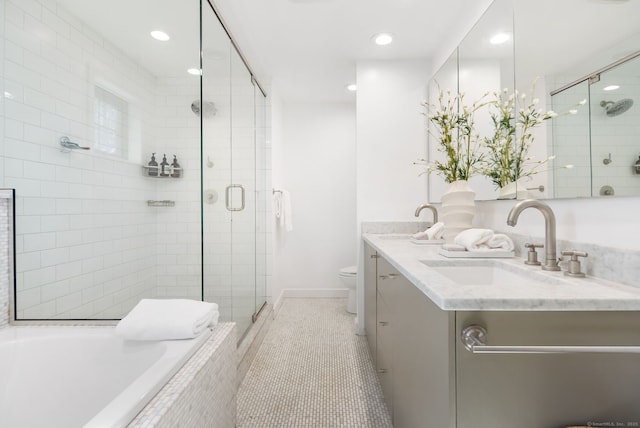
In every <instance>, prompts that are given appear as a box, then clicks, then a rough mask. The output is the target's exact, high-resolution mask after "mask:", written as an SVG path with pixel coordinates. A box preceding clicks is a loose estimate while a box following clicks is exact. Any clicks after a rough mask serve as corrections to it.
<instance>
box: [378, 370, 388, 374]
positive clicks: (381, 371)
mask: <svg viewBox="0 0 640 428" xmlns="http://www.w3.org/2000/svg"><path fill="white" fill-rule="evenodd" d="M386 372H387V369H378V373H386Z"/></svg>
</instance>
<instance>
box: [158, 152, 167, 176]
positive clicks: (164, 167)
mask: <svg viewBox="0 0 640 428" xmlns="http://www.w3.org/2000/svg"><path fill="white" fill-rule="evenodd" d="M168 176H169V162H167V155H166V154H165V155H163V156H162V162H161V163H160V177H168Z"/></svg>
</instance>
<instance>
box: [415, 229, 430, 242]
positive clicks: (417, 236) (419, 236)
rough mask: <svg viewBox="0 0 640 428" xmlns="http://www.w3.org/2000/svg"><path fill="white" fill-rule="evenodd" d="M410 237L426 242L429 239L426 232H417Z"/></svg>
mask: <svg viewBox="0 0 640 428" xmlns="http://www.w3.org/2000/svg"><path fill="white" fill-rule="evenodd" d="M411 237H412V238H413V239H419V240H421V241H426V240H428V239H429V234H428V233H427V231H426V230H425V231H424V232H418V233H414V234H413V235H411Z"/></svg>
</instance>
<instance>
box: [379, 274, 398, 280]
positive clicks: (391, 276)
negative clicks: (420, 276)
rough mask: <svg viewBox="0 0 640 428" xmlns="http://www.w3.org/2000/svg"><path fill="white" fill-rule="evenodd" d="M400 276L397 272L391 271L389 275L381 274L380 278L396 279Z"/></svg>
mask: <svg viewBox="0 0 640 428" xmlns="http://www.w3.org/2000/svg"><path fill="white" fill-rule="evenodd" d="M397 277H398V274H397V273H390V274H388V275H379V276H378V278H380V279H396V278H397Z"/></svg>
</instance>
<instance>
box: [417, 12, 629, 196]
mask: <svg viewBox="0 0 640 428" xmlns="http://www.w3.org/2000/svg"><path fill="white" fill-rule="evenodd" d="M511 5H512V6H511ZM512 10H513V35H514V45H515V46H514V49H513V50H514V55H513V56H512V58H511V60H512V64H513V70H514V72H513V75H514V83H513V87H515V89H516V90H517V91H518V92H519V93H530V92H531V90H532V86H533V83H534V81H535V82H536V83H535V93H534V96H535V97H537V98H539V99H540V102H539V104H538V106H539V107H540V108H541V109H543V110H545V111H546V110H554V111H556V112H559V113H562V112H566V111H568V110H570V109H573V108H574V107H575V105H576V103H578V102H579V101H581V100H583V99H586V100H587V101H588V104H587V105H584V106H580V107H579V108H577V113H576V114H572V115H560V116H558V117H556V118H554V119H551V120H547V121H545V122H544V123H543V125H541V126H539V127H538V128H537V129H536V130H535V142H534V144H533V145H532V147H531V150H530V155H531V156H532V157H533V158H534V159H546V158H547V157H549V156H555V159H553V161H552V162H549V163H548V164H547V165H546V168H544V169H546V170H543V171H541V172H540V173H538V174H536V175H533V176H531V177H528V178H526V179H522V180H520V182H521V184H522V187H523V189H522V190H524V191H521V189H520V187H519V188H518V193H519V194H518V198H524V197H536V198H574V197H592V196H598V197H599V196H603V197H611V196H628V195H640V175H638V174H636V168H635V163H636V162H637V161H638V160H639V156H640V144H637V143H636V140H637V139H638V138H640V137H639V136H638V134H639V133H638V127H637V125H635V124H637V123H638V115H640V93H638V94H637V95H635V92H640V90H636V88H639V87H640V86H639V85H638V83H639V82H638V79H639V76H640V71H634V69H635V70H638V69H639V67H640V66H639V65H638V62H640V59H636V58H634V57H633V54H634V53H636V52H638V51H640V21H638V19H637V17H638V16H640V2H637V1H629V0H626V1H625V0H564V1H562V2H557V1H554V0H540V1H536V2H530V1H527V0H513V1H509V0H496V1H495V2H494V3H493V4H492V5H491V6H490V7H489V8H488V9H487V11H486V12H485V14H484V15H483V16H482V17H481V19H480V20H479V21H478V23H476V25H475V26H474V27H473V29H472V30H471V31H470V32H469V34H468V35H467V36H466V37H465V39H464V40H463V41H462V42H461V44H460V46H459V47H458V49H457V56H459V64H458V67H459V90H460V91H462V92H464V91H468V90H469V89H467V88H469V85H468V82H470V83H472V84H473V86H475V87H477V88H481V87H484V90H485V91H494V90H495V89H497V88H496V85H497V83H498V82H499V84H500V86H502V87H507V88H509V87H510V85H509V84H508V82H507V81H506V80H505V77H506V76H507V74H508V67H507V63H508V61H509V59H508V57H505V58H506V59H505V60H504V61H502V62H501V69H500V70H498V69H497V68H496V69H495V72H494V73H488V72H487V73H482V72H478V69H473V67H472V66H473V64H474V62H475V63H476V64H480V63H481V61H482V60H485V61H487V62H491V61H496V60H497V58H496V55H494V54H493V53H489V52H490V51H487V50H482V49H479V48H478V47H477V44H478V43H479V42H480V40H481V38H482V37H483V31H481V29H483V28H484V29H489V28H492V25H493V26H495V27H499V24H498V23H505V22H508V18H509V15H510V13H511V11H512ZM501 15H502V18H500V16H501ZM486 31H487V30H485V31H484V33H486ZM476 53H479V54H478V56H475V57H474V55H475V54H476ZM625 58H626V59H627V61H626V62H621V61H622V60H623V59H625ZM617 62H621V63H619V64H617V65H616V66H614V67H613V68H609V66H611V65H612V64H615V63H617ZM467 67H471V69H472V70H473V72H472V73H470V74H469V76H471V78H470V79H467V80H466V81H467V83H465V79H466V78H465V68H467ZM445 68H446V69H451V68H452V66H451V65H450V64H449V63H447V64H445V66H444V67H443V69H445ZM485 71H487V70H485ZM440 73H441V71H439V72H438V73H437V74H436V76H434V79H438V76H439V75H440ZM590 76H597V77H595V78H593V79H591V81H590V80H589V77H590ZM598 79H599V80H598ZM618 82H624V83H618ZM612 85H617V86H619V87H620V88H619V89H617V92H615V91H604V88H605V87H607V86H612ZM625 87H626V88H625ZM634 91H635V92H634ZM552 94H553V95H552ZM470 99H471V97H470ZM625 99H631V100H633V101H637V102H636V103H634V105H632V106H631V107H630V108H629V109H628V110H627V111H625V112H624V114H619V115H617V116H614V117H612V116H611V115H609V116H607V115H606V110H605V107H603V106H601V105H600V103H602V102H603V101H604V102H605V106H607V105H608V106H610V108H613V104H608V103H607V101H612V102H614V103H615V102H617V101H620V100H625ZM626 104H629V102H627V103H626ZM623 107H624V106H623ZM617 108H620V106H617ZM605 119H606V120H605ZM429 153H430V155H431V153H432V148H431V147H430V149H429ZM609 153H611V156H609ZM566 166H571V168H566ZM639 172H640V171H639ZM431 181H436V182H437V179H434V176H433V175H432V176H431V177H430V190H433V191H430V200H431V201H433V202H437V201H438V200H439V196H440V195H441V194H442V192H441V191H439V192H438V191H437V190H439V186H438V185H437V184H436V183H434V184H433V185H432V184H431ZM490 185H491V183H488V182H487V183H482V184H481V183H474V184H473V186H474V190H475V191H476V193H477V197H476V199H477V200H482V199H489V200H490V199H495V197H496V192H495V189H493V188H490V189H487V188H486V187H484V186H490Z"/></svg>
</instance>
